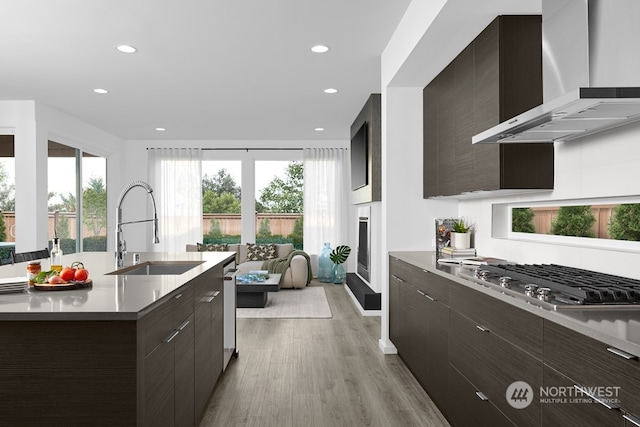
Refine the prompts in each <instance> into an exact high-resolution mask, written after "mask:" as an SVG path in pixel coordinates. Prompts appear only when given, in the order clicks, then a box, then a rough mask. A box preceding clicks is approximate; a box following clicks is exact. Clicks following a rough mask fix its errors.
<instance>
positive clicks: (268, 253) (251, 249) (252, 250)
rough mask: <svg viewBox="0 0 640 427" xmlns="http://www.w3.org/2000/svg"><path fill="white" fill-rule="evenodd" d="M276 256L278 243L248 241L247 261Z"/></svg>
mask: <svg viewBox="0 0 640 427" xmlns="http://www.w3.org/2000/svg"><path fill="white" fill-rule="evenodd" d="M275 257H276V245H274V244H269V245H257V244H255V243H247V261H266V260H268V259H273V258H275Z"/></svg>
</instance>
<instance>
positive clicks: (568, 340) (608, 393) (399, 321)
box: [389, 255, 640, 427]
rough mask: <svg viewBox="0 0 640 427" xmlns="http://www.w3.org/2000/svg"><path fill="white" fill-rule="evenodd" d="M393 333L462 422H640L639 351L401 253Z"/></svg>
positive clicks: (392, 297) (392, 263)
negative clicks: (606, 340)
mask: <svg viewBox="0 0 640 427" xmlns="http://www.w3.org/2000/svg"><path fill="white" fill-rule="evenodd" d="M389 337H390V338H391V341H392V342H393V343H394V345H395V346H396V348H397V349H398V354H399V355H400V357H401V358H402V360H403V361H404V362H405V364H406V365H407V367H408V368H409V369H410V370H411V372H412V373H413V374H414V376H415V377H416V379H417V380H418V381H419V382H420V384H421V385H422V387H423V388H424V389H425V390H426V391H427V393H428V394H429V396H430V397H431V398H432V399H433V401H434V402H435V403H436V405H437V406H438V407H439V408H440V410H441V411H442V412H443V414H444V415H445V417H446V418H447V420H448V421H449V422H450V423H451V425H453V426H455V427H466V426H514V425H516V426H531V427H539V426H552V427H555V426H576V427H583V426H593V427H600V426H620V427H622V426H625V427H634V426H635V427H640V399H639V398H638V396H640V360H639V358H638V357H636V356H634V355H631V354H628V353H626V352H624V351H622V350H621V349H618V348H614V347H611V346H608V345H607V344H604V343H603V342H601V341H598V340H596V339H593V338H591V337H588V336H586V335H584V334H581V333H579V332H576V331H574V330H572V329H569V328H567V327H565V326H562V325H559V324H557V323H555V322H552V321H551V320H549V319H546V318H543V317H540V316H537V315H536V314H535V313H532V312H529V311H526V310H523V309H521V308H519V307H517V306H515V305H512V304H508V303H507V302H505V301H501V300H500V299H498V298H494V297H493V296H492V295H491V294H490V293H489V294H487V293H484V292H481V291H479V290H477V289H476V288H474V287H473V286H465V285H463V284H461V283H458V282H457V281H454V280H449V279H447V278H446V277H444V276H441V275H439V274H435V273H432V272H429V271H426V270H422V269H421V268H419V267H417V266H414V265H411V264H409V263H407V262H405V261H403V260H401V259H399V258H397V257H395V256H393V255H390V257H389ZM525 383H526V384H525Z"/></svg>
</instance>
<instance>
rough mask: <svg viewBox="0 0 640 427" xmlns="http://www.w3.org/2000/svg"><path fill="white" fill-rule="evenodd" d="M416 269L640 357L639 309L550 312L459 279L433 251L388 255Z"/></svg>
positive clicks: (456, 271) (455, 268)
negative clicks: (440, 262) (438, 259)
mask: <svg viewBox="0 0 640 427" xmlns="http://www.w3.org/2000/svg"><path fill="white" fill-rule="evenodd" d="M389 256H392V257H395V258H398V259H401V260H403V261H405V262H407V263H409V264H411V265H414V266H416V267H418V268H422V269H424V270H427V271H430V272H432V273H434V274H438V275H440V276H442V277H444V278H446V279H449V280H453V281H455V282H457V283H460V284H461V285H464V286H467V287H469V288H472V289H475V290H476V291H479V292H482V293H484V294H487V295H489V296H492V297H494V298H496V299H499V300H501V301H504V302H506V303H509V304H511V305H514V306H516V307H518V308H521V309H523V310H525V311H528V312H530V313H533V314H536V315H538V316H540V317H542V318H544V319H547V320H549V321H552V322H554V323H557V324H559V325H561V326H564V327H566V328H569V329H571V330H573V331H576V332H579V333H581V334H584V335H587V336H588V337H590V338H593V339H595V340H598V341H602V342H603V343H605V344H608V345H610V346H613V347H616V348H618V349H620V350H623V351H626V352H628V353H631V354H633V355H635V356H638V357H640V308H639V309H638V310H628V309H625V310H620V309H618V310H616V309H615V308H612V309H611V310H567V311H551V310H547V309H544V308H541V307H539V306H535V305H532V304H529V303H528V302H526V301H525V300H523V299H519V298H516V297H513V296H511V295H508V294H505V293H502V292H500V291H498V290H496V289H494V288H492V287H488V286H482V285H480V284H478V283H475V282H472V281H470V280H467V279H465V278H463V277H459V276H458V273H459V272H460V271H461V268H462V267H459V266H457V265H455V264H454V265H445V264H438V262H437V261H436V253H435V252H432V251H406V252H400V251H398V252H389Z"/></svg>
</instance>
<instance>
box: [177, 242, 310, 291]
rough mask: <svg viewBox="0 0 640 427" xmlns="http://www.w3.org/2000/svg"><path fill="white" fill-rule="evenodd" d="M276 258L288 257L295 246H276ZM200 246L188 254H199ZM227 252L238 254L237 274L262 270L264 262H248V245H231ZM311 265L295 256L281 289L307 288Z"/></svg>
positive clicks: (192, 247) (299, 256) (191, 248)
mask: <svg viewBox="0 0 640 427" xmlns="http://www.w3.org/2000/svg"><path fill="white" fill-rule="evenodd" d="M275 246H276V257H277V258H284V257H288V256H289V254H290V253H291V252H293V251H294V248H293V244H291V243H283V244H276V245H275ZM197 251H198V245H187V252H197ZM227 251H229V252H235V253H236V269H237V270H238V271H237V274H246V273H248V272H249V271H251V270H261V269H262V264H263V262H264V261H247V252H248V251H247V245H246V244H229V245H227ZM309 270H310V267H309V263H308V262H307V257H305V256H304V255H294V256H293V257H292V258H291V262H290V264H289V267H288V268H287V269H286V271H285V272H284V273H283V274H282V279H281V280H280V287H281V288H297V289H301V288H304V287H305V286H307V283H308V282H309V281H310V279H311V277H310V276H309Z"/></svg>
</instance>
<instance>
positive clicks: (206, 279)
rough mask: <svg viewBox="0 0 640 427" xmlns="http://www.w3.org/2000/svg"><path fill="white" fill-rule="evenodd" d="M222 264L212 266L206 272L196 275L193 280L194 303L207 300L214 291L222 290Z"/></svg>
mask: <svg viewBox="0 0 640 427" xmlns="http://www.w3.org/2000/svg"><path fill="white" fill-rule="evenodd" d="M222 274H223V268H222V266H218V267H214V268H212V269H211V270H209V271H207V272H206V273H204V274H202V275H200V276H198V277H197V278H196V279H194V281H193V288H194V291H193V292H194V298H195V303H196V304H199V303H202V302H206V301H208V299H209V297H210V296H211V295H212V294H213V292H215V291H222V285H223V282H224V279H223V276H222Z"/></svg>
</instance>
